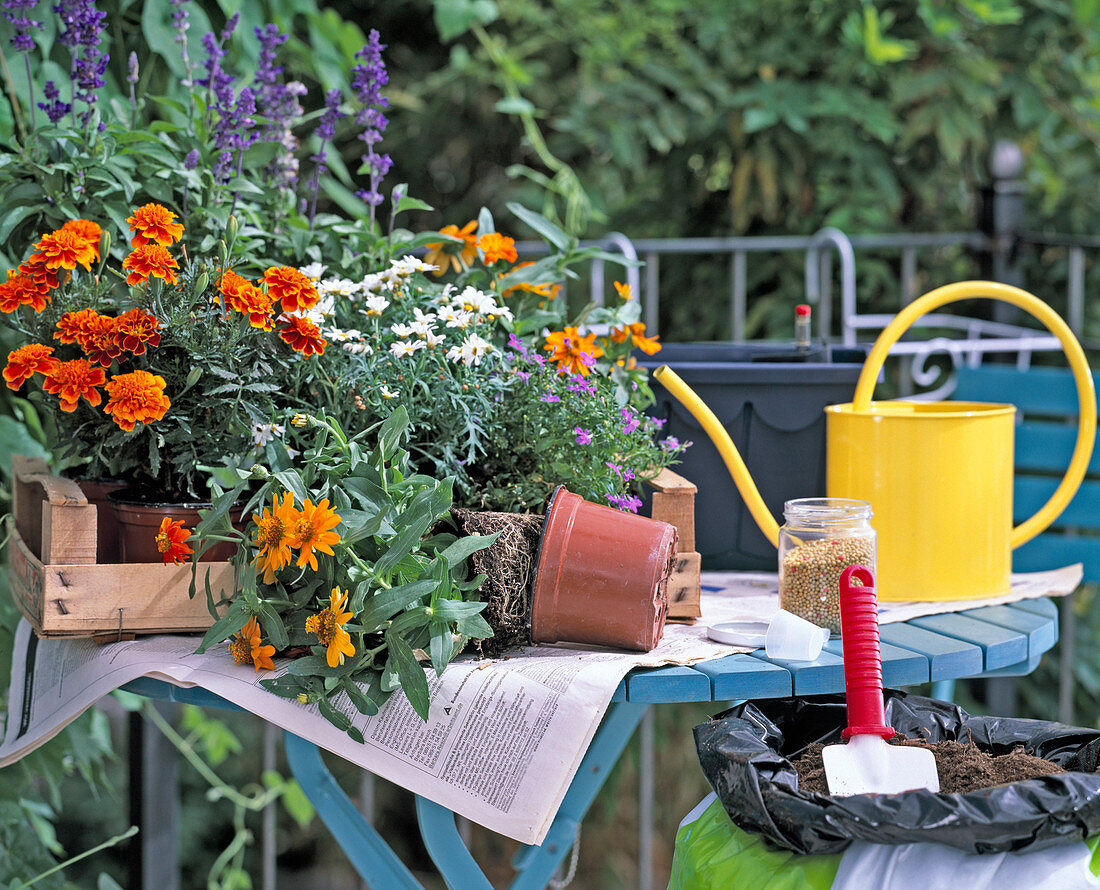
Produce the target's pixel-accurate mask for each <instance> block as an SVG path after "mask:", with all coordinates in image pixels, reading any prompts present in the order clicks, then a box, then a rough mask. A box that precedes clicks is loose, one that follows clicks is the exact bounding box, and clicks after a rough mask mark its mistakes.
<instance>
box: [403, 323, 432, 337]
mask: <svg viewBox="0 0 1100 890" xmlns="http://www.w3.org/2000/svg"><path fill="white" fill-rule="evenodd" d="M409 329H410V330H411V331H412V332H413V333H414V334H416V336H418V337H427V336H428V334H432V333H434V332H435V324H434V323H433V322H430V321H414V322H413V323H412V324H411V325H409Z"/></svg>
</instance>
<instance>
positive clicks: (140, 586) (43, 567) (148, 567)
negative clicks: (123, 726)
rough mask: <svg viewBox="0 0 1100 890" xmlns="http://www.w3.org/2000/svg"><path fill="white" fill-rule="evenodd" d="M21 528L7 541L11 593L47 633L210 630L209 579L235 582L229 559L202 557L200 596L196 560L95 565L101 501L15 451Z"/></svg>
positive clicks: (217, 583)
mask: <svg viewBox="0 0 1100 890" xmlns="http://www.w3.org/2000/svg"><path fill="white" fill-rule="evenodd" d="M12 470H13V473H12V476H13V480H14V488H13V492H12V513H13V514H14V518H15V529H14V531H13V533H12V540H11V545H10V547H9V548H8V553H9V563H10V575H11V593H12V597H13V599H14V600H15V604H16V605H17V606H18V607H19V611H20V612H22V613H23V615H24V616H25V617H26V619H27V620H28V621H29V622H30V623H31V626H32V627H33V628H34V630H35V633H37V634H38V635H39V636H42V637H63V636H67V637H71V636H103V637H109V636H111V635H114V636H117V637H119V638H122V637H127V636H132V635H133V634H136V633H179V632H184V631H202V630H206V628H208V627H209V626H210V625H211V624H212V623H213V619H212V618H211V616H210V612H209V611H208V609H207V607H206V595H205V592H204V590H205V587H204V584H205V579H206V578H207V577H209V581H210V586H211V589H212V590H214V592H215V595H217V594H218V593H219V592H220V591H222V590H230V589H232V586H233V566H232V565H231V564H230V563H228V562H211V563H201V564H200V567H199V571H198V574H197V577H196V584H197V592H196V595H195V597H194V599H191V598H190V597H188V595H187V591H188V587H189V586H190V583H191V564H190V563H189V562H188V563H184V564H182V565H162V564H158V563H127V564H120V565H97V564H96V561H95V559H96V520H97V517H96V507H95V505H94V504H89V503H88V500H87V498H85V497H84V494H83V492H81V490H80V488H79V487H78V486H77V485H76V483H75V482H72V481H71V480H68V479H63V478H61V477H59V476H51V475H50V474H49V471H48V469H47V467H46V464H45V463H44V462H43V461H41V460H38V459H31V458H26V457H22V456H20V455H15V456H13V457H12Z"/></svg>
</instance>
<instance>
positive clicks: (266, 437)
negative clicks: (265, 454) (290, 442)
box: [252, 423, 286, 448]
mask: <svg viewBox="0 0 1100 890" xmlns="http://www.w3.org/2000/svg"><path fill="white" fill-rule="evenodd" d="M285 432H286V427H284V426H283V425H282V424H281V423H254V424H252V444H253V445H259V446H260V447H261V448H262V447H263V446H264V445H266V444H267V443H268V442H270V441H272V440H273V439H275V438H276V437H277V436H278V437H280V438H281V437H282V435H283V433H285Z"/></svg>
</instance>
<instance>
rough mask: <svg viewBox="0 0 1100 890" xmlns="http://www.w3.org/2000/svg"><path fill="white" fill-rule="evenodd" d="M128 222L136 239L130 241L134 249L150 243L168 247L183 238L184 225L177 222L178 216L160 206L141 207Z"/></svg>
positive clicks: (147, 205) (148, 205)
mask: <svg viewBox="0 0 1100 890" xmlns="http://www.w3.org/2000/svg"><path fill="white" fill-rule="evenodd" d="M126 222H128V223H129V224H130V231H131V232H133V233H134V237H133V238H131V239H130V244H131V245H132V246H133V247H141V246H142V245H145V244H149V243H150V242H155V243H157V244H159V245H161V246H162V247H167V246H168V245H169V244H174V243H175V242H177V241H179V240H180V238H182V237H183V224H182V223H178V222H176V214H174V213H173V212H172V211H171V210H169V209H168V208H167V207H162V206H161V205H160V204H146V205H145V206H144V207H139V208H138V209H137V210H135V211H134V215H133V216H131V217H129V218H127V220H126Z"/></svg>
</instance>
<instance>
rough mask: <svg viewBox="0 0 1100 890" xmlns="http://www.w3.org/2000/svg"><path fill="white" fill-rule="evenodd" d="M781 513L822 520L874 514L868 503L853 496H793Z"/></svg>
mask: <svg viewBox="0 0 1100 890" xmlns="http://www.w3.org/2000/svg"><path fill="white" fill-rule="evenodd" d="M783 515H784V516H785V517H787V518H788V519H790V518H792V517H797V518H799V519H816V520H823V521H824V520H844V519H870V518H871V517H872V516H873V515H874V514H873V513H872V512H871V505H870V503H868V502H867V501H859V500H856V499H855V498H795V499H794V500H790V501H787V502H785V503H784V504H783Z"/></svg>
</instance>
